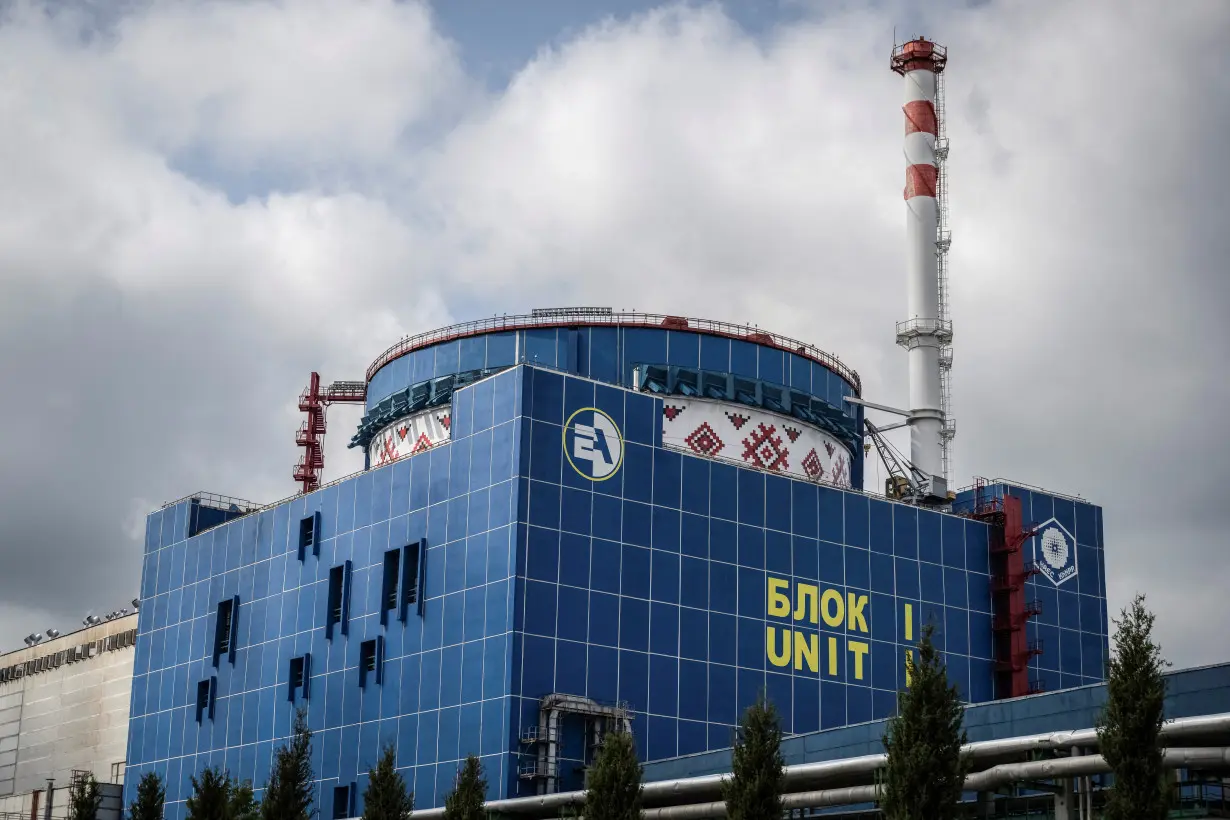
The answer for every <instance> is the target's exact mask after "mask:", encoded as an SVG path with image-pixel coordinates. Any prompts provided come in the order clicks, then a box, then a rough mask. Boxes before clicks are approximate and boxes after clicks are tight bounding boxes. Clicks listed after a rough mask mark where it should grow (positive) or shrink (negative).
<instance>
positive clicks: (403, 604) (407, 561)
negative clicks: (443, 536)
mask: <svg viewBox="0 0 1230 820" xmlns="http://www.w3.org/2000/svg"><path fill="white" fill-rule="evenodd" d="M426 549H427V541H426V540H425V539H420V540H418V541H411V542H410V543H409V544H407V545H406V546H404V547H402V550H401V552H402V558H401V600H400V601H399V602H398V609H399V610H400V611H399V612H398V617H399V618H400V619H401V620H402V621H404V620H406V613H407V611H408V610H409V608H410V606H411V605H412V604H413V605H414V607H415V612H416V614H418V615H419V616H420V617H422V615H423V569H422V568H423V564H424V562H425V560H426V559H425V558H424V555H423V553H424V551H425V550H426Z"/></svg>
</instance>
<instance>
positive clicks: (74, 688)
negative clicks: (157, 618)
mask: <svg viewBox="0 0 1230 820" xmlns="http://www.w3.org/2000/svg"><path fill="white" fill-rule="evenodd" d="M136 629H137V615H136V613H135V612H133V613H131V614H127V613H121V614H118V615H115V616H114V617H112V618H111V619H110V620H105V619H99V622H98V623H92V624H90V625H88V626H86V627H84V628H82V629H79V630H77V631H75V632H72V633H70V634H67V635H56V636H55V637H52V638H50V639H44V640H40V641H38V642H32V641H29V640H28V643H30V644H31V645H28V646H27V647H26V648H24V649H19V650H16V651H13V652H8V653H5V654H3V655H0V817H5V816H9V815H7V814H6V813H13V814H19V815H20V816H22V817H38V818H42V817H52V818H55V817H61V816H65V815H64V813H65V811H66V810H67V802H68V800H67V798H68V788H69V786H70V784H71V782H72V780H73V778H74V776H81V775H82V774H83V773H85V772H89V773H91V774H93V775H94V777H95V779H96V780H98V782H99V783H100V784H103V785H104V788H103V794H104V806H103V808H104V809H105V810H106V811H104V812H103V813H102V814H101V815H100V817H106V816H108V815H109V816H115V817H118V809H119V800H120V798H119V795H120V792H121V789H122V786H123V780H124V768H125V763H126V761H125V756H126V750H127V743H128V710H129V705H130V701H131V699H132V669H133V645H134V643H135V641H136ZM49 803H50V804H51V809H52V810H51V812H48V811H47V809H48V804H49Z"/></svg>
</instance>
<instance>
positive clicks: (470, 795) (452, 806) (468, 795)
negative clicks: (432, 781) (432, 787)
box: [444, 755, 487, 820]
mask: <svg viewBox="0 0 1230 820" xmlns="http://www.w3.org/2000/svg"><path fill="white" fill-rule="evenodd" d="M486 801H487V781H486V779H485V778H484V777H483V765H482V763H480V762H479V760H478V758H477V757H475V756H474V755H468V756H467V757H466V760H465V763H463V764H461V768H460V769H459V770H458V771H457V779H456V780H455V781H454V782H453V790H452V791H451V792H449V795H448V797H446V798H444V820H483V818H484V817H485V816H486V810H485V809H484V808H483V804H484V803H486Z"/></svg>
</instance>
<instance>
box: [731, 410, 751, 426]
mask: <svg viewBox="0 0 1230 820" xmlns="http://www.w3.org/2000/svg"><path fill="white" fill-rule="evenodd" d="M726 418H728V419H730V423H731V424H732V425H734V428H735V429H736V430H742V429H743V425H745V424H747V421H748V419H750V418H751V416H743V415H740V414H739V413H727V414H726Z"/></svg>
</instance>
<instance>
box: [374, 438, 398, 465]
mask: <svg viewBox="0 0 1230 820" xmlns="http://www.w3.org/2000/svg"><path fill="white" fill-rule="evenodd" d="M396 460H397V442H396V441H394V440H393V436H392V435H391V434H390V435H386V436H385V437H384V439H383V440H382V441H381V442H380V458H379V459H378V460H377V462H376V464H377V466H383V465H385V464H388V463H389V462H390V461H396Z"/></svg>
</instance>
